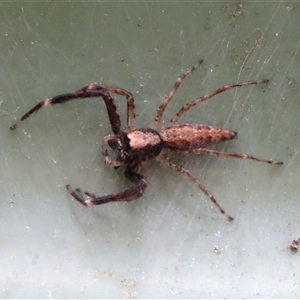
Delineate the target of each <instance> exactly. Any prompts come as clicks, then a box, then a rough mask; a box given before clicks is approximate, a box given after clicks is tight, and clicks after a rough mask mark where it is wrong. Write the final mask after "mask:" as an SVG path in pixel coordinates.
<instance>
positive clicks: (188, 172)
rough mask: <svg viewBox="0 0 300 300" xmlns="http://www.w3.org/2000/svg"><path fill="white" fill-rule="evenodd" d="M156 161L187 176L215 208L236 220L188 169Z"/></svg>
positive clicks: (167, 162)
mask: <svg viewBox="0 0 300 300" xmlns="http://www.w3.org/2000/svg"><path fill="white" fill-rule="evenodd" d="M156 160H157V161H158V162H159V163H160V165H162V166H167V167H169V168H171V169H173V170H175V171H177V172H180V173H182V174H185V175H186V176H187V177H188V178H189V179H190V180H191V181H193V182H194V183H195V184H196V185H197V186H198V188H200V190H201V191H202V192H203V193H204V194H205V196H206V197H208V198H209V199H210V200H211V201H212V202H213V204H214V205H215V206H217V207H218V209H219V210H220V212H221V213H222V214H223V215H225V216H226V217H227V218H228V219H229V220H230V221H232V220H233V219H234V218H233V217H232V216H230V215H229V214H227V213H226V212H225V210H224V209H223V208H222V207H221V206H220V204H219V203H218V202H217V200H216V199H215V197H214V196H213V195H212V193H211V192H210V191H209V190H208V189H206V188H205V186H204V185H203V184H202V183H201V182H200V180H199V179H197V178H196V177H195V176H194V175H193V174H192V173H191V172H190V171H189V170H188V169H186V168H184V167H182V166H180V165H176V164H174V163H171V162H169V161H167V160H165V159H163V158H161V157H160V158H156Z"/></svg>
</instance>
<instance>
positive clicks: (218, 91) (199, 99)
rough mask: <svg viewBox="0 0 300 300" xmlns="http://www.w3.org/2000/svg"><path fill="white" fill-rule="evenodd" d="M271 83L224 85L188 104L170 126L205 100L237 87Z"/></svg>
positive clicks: (266, 80) (251, 82) (259, 81)
mask: <svg viewBox="0 0 300 300" xmlns="http://www.w3.org/2000/svg"><path fill="white" fill-rule="evenodd" d="M265 82H269V80H268V79H263V80H257V81H249V82H240V83H233V84H228V85H224V86H222V87H220V88H218V89H217V90H215V91H213V92H211V93H210V94H207V95H205V96H203V97H201V98H197V99H195V100H192V101H190V102H188V103H186V104H185V105H184V106H183V107H182V108H181V109H180V110H179V111H178V112H177V114H176V115H175V116H174V117H173V118H172V119H171V121H170V124H174V123H176V122H177V121H178V120H179V119H180V118H181V117H182V116H183V115H184V114H185V113H186V112H187V111H189V110H190V109H191V108H192V107H193V106H195V105H197V104H199V103H201V102H204V101H205V100H208V99H210V98H212V97H214V96H216V95H218V94H221V93H223V92H225V91H228V90H231V89H233V88H236V87H242V86H248V85H253V84H260V83H265Z"/></svg>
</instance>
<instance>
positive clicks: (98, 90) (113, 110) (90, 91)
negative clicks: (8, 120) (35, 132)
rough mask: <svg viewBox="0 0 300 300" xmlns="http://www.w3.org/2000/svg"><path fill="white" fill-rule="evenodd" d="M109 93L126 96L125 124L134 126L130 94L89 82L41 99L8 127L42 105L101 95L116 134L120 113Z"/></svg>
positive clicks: (15, 125) (132, 104)
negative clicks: (76, 89) (73, 90)
mask: <svg viewBox="0 0 300 300" xmlns="http://www.w3.org/2000/svg"><path fill="white" fill-rule="evenodd" d="M109 93H114V94H118V95H122V96H125V97H126V98H127V125H128V128H134V117H135V113H134V98H133V96H132V94H131V93H129V92H127V91H126V90H123V89H121V88H111V87H105V86H100V85H94V84H90V85H86V86H84V87H83V88H81V89H80V90H78V91H76V92H75V93H67V94H62V95H58V96H55V97H53V98H49V99H46V100H44V101H41V102H40V103H38V104H37V105H36V106H34V107H33V108H32V109H31V110H29V111H28V112H27V113H26V114H25V115H23V116H22V117H21V119H20V120H18V121H17V122H15V123H14V124H13V125H12V126H11V127H10V129H12V130H14V129H16V128H17V127H18V126H19V125H20V123H21V122H23V121H24V120H25V119H27V118H28V117H29V116H30V115H31V114H33V113H35V112H37V111H38V110H40V109H41V108H42V107H44V106H47V105H54V104H62V103H65V102H67V101H70V100H73V99H80V98H92V97H102V98H103V100H104V102H105V105H106V109H107V113H108V117H109V121H110V124H111V128H112V131H113V132H114V133H115V134H116V133H118V132H120V130H121V121H120V115H119V113H118V112H117V107H116V105H115V103H114V100H113V98H112V97H111V96H110V94H109Z"/></svg>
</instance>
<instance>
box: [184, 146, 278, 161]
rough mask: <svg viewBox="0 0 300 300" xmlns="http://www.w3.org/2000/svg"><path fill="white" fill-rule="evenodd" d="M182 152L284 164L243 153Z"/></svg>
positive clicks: (210, 150) (200, 150)
mask: <svg viewBox="0 0 300 300" xmlns="http://www.w3.org/2000/svg"><path fill="white" fill-rule="evenodd" d="M180 152H181V153H184V154H208V155H217V156H226V157H233V158H238V159H251V160H255V161H259V162H264V163H268V164H274V165H282V164H283V162H282V161H273V160H269V159H264V158H260V157H256V156H253V155H248V154H243V153H236V152H224V151H216V150H212V149H206V148H199V149H192V150H185V151H180Z"/></svg>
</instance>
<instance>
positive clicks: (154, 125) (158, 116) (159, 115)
mask: <svg viewBox="0 0 300 300" xmlns="http://www.w3.org/2000/svg"><path fill="white" fill-rule="evenodd" d="M202 62H203V59H201V60H199V61H198V62H197V64H195V65H194V66H193V67H192V68H190V69H188V70H187V71H186V72H185V73H183V74H182V75H181V76H180V77H178V79H177V80H176V82H175V83H174V85H173V87H172V89H171V91H170V92H169V94H168V95H167V96H166V97H165V99H164V100H163V102H162V103H161V105H160V106H159V108H158V109H157V114H156V116H155V119H154V122H153V123H152V125H151V126H150V127H151V128H152V129H156V128H157V127H158V125H159V123H160V121H161V118H162V116H163V114H164V112H165V109H166V107H167V105H168V104H169V102H170V101H171V99H172V98H173V96H174V94H175V92H176V91H177V89H178V88H179V86H180V85H181V83H182V81H183V79H184V78H185V77H187V76H188V75H189V74H191V73H192V72H193V71H194V70H195V69H196V68H198V67H199V66H200V65H201V64H202Z"/></svg>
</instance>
